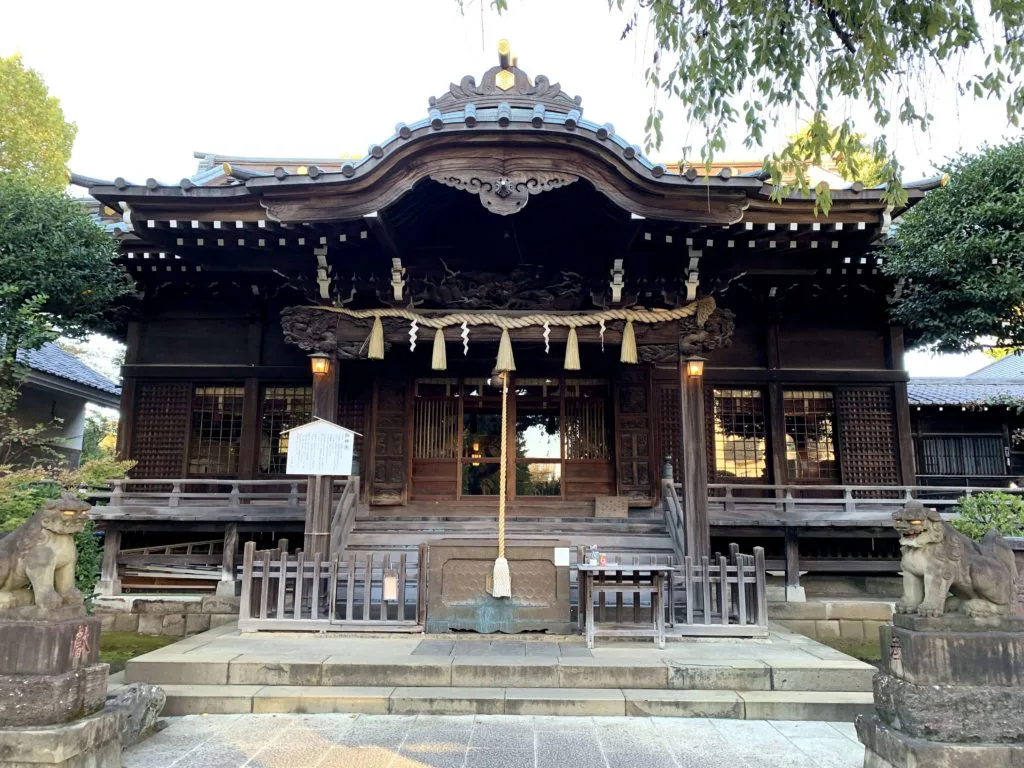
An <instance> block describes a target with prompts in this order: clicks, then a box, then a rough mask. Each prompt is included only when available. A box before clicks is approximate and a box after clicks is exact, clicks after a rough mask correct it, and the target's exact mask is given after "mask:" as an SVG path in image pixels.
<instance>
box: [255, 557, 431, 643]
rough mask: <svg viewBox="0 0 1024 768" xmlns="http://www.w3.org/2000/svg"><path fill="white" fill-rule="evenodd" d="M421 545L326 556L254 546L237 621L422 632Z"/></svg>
mask: <svg viewBox="0 0 1024 768" xmlns="http://www.w3.org/2000/svg"><path fill="white" fill-rule="evenodd" d="M423 557H424V547H422V546H421V547H420V550H419V552H417V553H409V552H401V553H389V552H365V553H349V554H340V553H339V554H335V555H332V556H329V557H327V558H324V557H321V556H307V555H305V554H304V553H302V552H298V553H296V554H289V553H287V552H280V551H278V550H264V551H260V552H257V551H256V544H255V542H251V541H250V542H247V543H246V545H245V550H244V555H243V559H242V597H241V608H240V611H239V616H238V627H239V629H241V630H242V631H243V632H252V631H257V630H277V631H292V630H316V631H321V630H333V631H345V632H354V631H370V632H422V631H423V624H424V610H425V602H424V596H425V594H426V592H425V584H424V583H423V580H422V579H421V578H420V574H421V573H422V572H423V569H422V563H423Z"/></svg>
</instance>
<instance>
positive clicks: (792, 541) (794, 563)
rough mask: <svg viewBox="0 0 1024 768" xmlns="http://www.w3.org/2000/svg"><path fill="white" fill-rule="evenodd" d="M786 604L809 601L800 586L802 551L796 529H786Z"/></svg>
mask: <svg viewBox="0 0 1024 768" xmlns="http://www.w3.org/2000/svg"><path fill="white" fill-rule="evenodd" d="M785 536H786V602H790V603H803V602H805V601H806V600H807V596H806V594H805V592H804V588H803V587H801V586H800V549H799V546H798V537H797V529H796V528H786V529H785Z"/></svg>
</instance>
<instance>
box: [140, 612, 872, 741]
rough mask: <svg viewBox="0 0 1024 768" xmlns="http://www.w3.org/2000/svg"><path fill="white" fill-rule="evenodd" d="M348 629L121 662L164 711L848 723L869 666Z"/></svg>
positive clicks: (644, 646)
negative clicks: (158, 694) (153, 690)
mask: <svg viewBox="0 0 1024 768" xmlns="http://www.w3.org/2000/svg"><path fill="white" fill-rule="evenodd" d="M466 637H467V636H464V635H458V636H456V635H443V636H441V635H435V636H426V637H423V636H420V637H409V636H405V637H401V638H399V637H396V636H390V637H382V636H371V637H352V636H351V635H349V636H337V635H329V636H317V635H305V636H299V635H294V634H288V635H275V634H269V633H263V634H258V635H255V634H250V635H240V634H239V633H238V632H237V630H234V629H233V628H231V627H224V628H220V629H217V630H212V631H210V632H207V633H204V634H202V635H196V636H195V637H191V638H187V639H185V640H183V641H181V642H179V643H176V644H175V645H173V646H168V647H167V648H163V649H161V650H159V651H154V652H152V653H149V654H146V655H145V656H141V657H138V658H136V659H133V660H132V661H130V662H128V666H127V669H126V670H125V680H126V681H127V682H129V683H130V682H148V683H155V684H158V685H160V686H162V687H163V688H164V690H165V691H166V692H167V696H168V700H167V707H166V709H165V711H164V714H167V715H185V714H204V713H205V714H237V713H250V712H254V713H288V712H290V713H326V712H362V713H367V714H426V713H429V714H451V715H454V714H519V715H580V716H609V715H611V716H642V717H646V716H659V717H724V718H739V719H744V718H745V719H765V720H833V721H845V722H850V721H852V720H853V719H854V717H855V716H856V715H858V714H861V713H867V712H870V711H871V710H872V706H873V704H872V695H871V692H870V691H871V679H872V676H873V675H874V672H875V669H874V667H872V666H870V665H868V664H864V663H862V662H859V661H856V660H855V659H851V658H850V657H848V656H844V655H843V654H841V653H838V652H837V651H833V650H832V649H831V648H828V647H826V646H823V645H820V644H819V643H816V642H814V641H811V640H808V639H807V638H804V637H802V636H800V635H796V634H793V633H790V632H787V631H785V630H779V631H773V632H772V634H771V637H770V639H769V640H768V641H749V640H747V641H743V640H734V641H726V640H717V641H714V642H703V643H701V642H680V643H669V645H668V646H667V647H666V649H665V650H663V651H659V650H657V648H656V647H653V646H652V645H651V644H649V643H643V642H628V643H627V642H606V643H603V644H600V645H598V646H597V647H595V648H594V650H593V651H589V650H587V648H586V647H585V645H584V644H583V643H582V642H581V641H580V639H579V638H577V637H573V636H563V637H557V638H551V637H534V638H526V639H523V638H521V637H515V638H512V637H497V638H495V637H481V636H478V635H471V636H468V637H470V638H472V639H466Z"/></svg>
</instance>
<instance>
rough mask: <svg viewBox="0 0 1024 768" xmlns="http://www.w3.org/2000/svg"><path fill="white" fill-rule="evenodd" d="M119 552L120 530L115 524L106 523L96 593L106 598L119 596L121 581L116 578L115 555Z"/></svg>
mask: <svg viewBox="0 0 1024 768" xmlns="http://www.w3.org/2000/svg"><path fill="white" fill-rule="evenodd" d="M120 551H121V529H120V528H119V527H118V525H117V524H116V523H107V528H106V530H105V531H104V533H103V561H102V563H101V564H100V580H99V581H98V582H97V583H96V592H97V593H98V594H100V595H104V596H106V597H111V596H113V595H120V594H121V580H120V579H119V578H117V553H118V552H120Z"/></svg>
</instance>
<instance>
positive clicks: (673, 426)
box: [654, 383, 683, 481]
mask: <svg viewBox="0 0 1024 768" xmlns="http://www.w3.org/2000/svg"><path fill="white" fill-rule="evenodd" d="M654 392H655V399H656V400H657V403H656V406H657V409H658V410H657V430H658V442H659V448H660V450H661V454H660V455H659V456H658V459H659V461H661V460H664V458H665V454H668V455H670V456H671V457H672V476H673V477H675V478H676V480H677V481H678V480H680V479H681V478H682V476H683V474H682V465H681V464H680V463H679V452H680V450H681V449H682V439H683V438H682V426H681V424H680V418H679V409H680V407H681V405H682V404H681V403H680V402H679V385H678V384H677V383H676V384H667V383H662V384H659V385H658V388H657V389H655V391H654ZM659 472H660V465H659Z"/></svg>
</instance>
